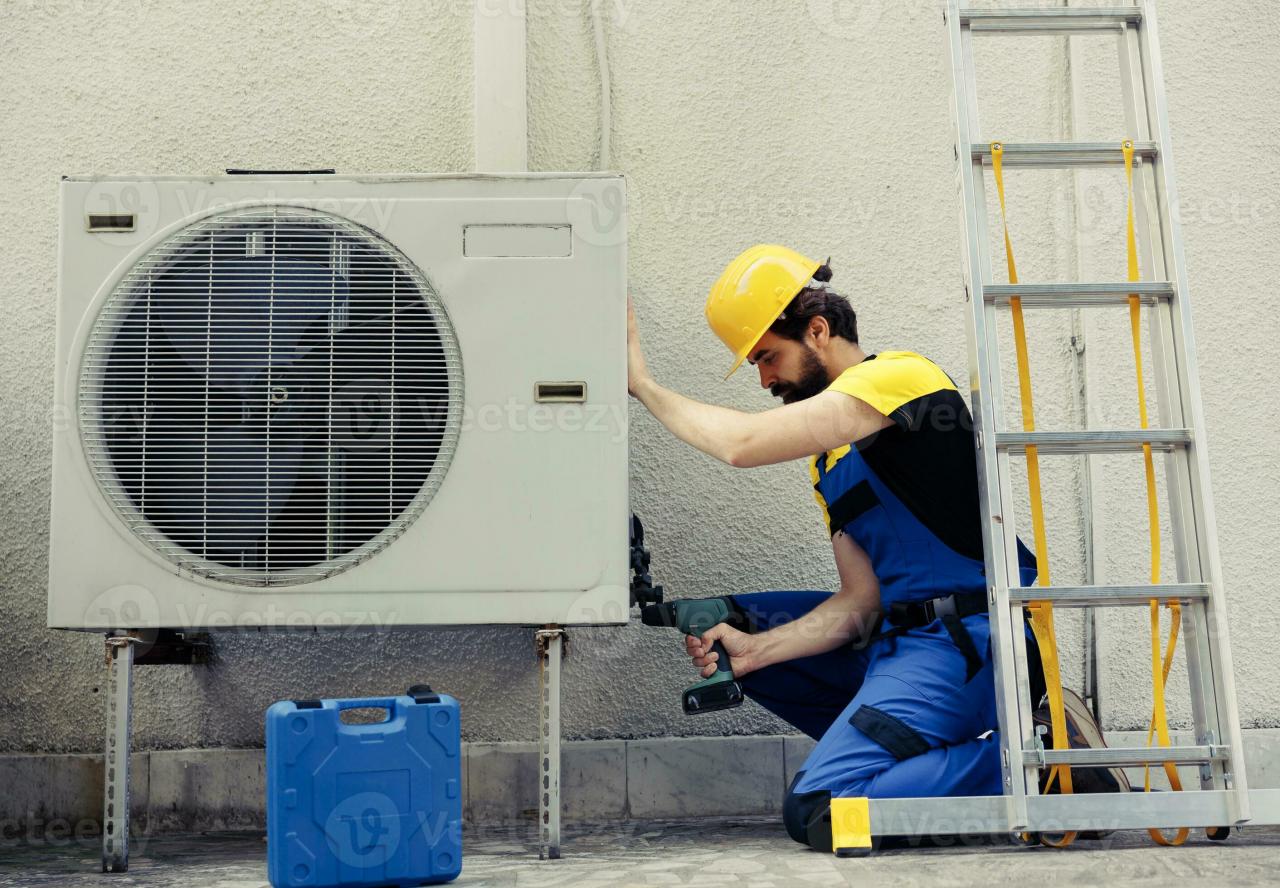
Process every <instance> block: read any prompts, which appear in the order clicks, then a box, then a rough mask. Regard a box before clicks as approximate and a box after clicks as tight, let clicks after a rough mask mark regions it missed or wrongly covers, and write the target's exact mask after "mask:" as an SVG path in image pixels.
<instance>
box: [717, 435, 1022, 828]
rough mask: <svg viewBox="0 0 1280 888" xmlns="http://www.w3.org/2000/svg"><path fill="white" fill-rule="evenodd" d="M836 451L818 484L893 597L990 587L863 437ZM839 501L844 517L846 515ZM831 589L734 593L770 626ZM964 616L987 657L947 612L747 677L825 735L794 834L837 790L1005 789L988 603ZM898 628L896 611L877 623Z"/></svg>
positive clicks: (790, 813)
mask: <svg viewBox="0 0 1280 888" xmlns="http://www.w3.org/2000/svg"><path fill="white" fill-rule="evenodd" d="M827 461H828V460H827V457H826V455H825V454H824V455H823V456H820V457H819V458H818V460H817V471H818V479H819V480H818V484H817V489H818V491H819V493H821V494H822V498H823V499H824V500H825V502H826V503H828V504H831V505H830V507H829V508H830V511H831V515H832V530H833V531H835V530H843V531H844V532H845V533H848V534H849V535H850V536H851V537H852V538H853V539H854V541H855V542H857V544H858V545H859V546H861V547H862V549H863V550H864V551H865V552H866V553H867V555H868V557H869V558H870V560H871V565H872V568H873V570H874V572H875V574H876V577H877V578H878V579H879V582H880V595H881V609H882V611H885V612H887V611H888V610H889V607H890V605H892V604H893V603H894V602H911V601H923V600H926V599H930V598H939V597H942V596H946V595H950V594H953V593H962V594H964V593H980V594H985V589H986V580H985V570H984V566H983V564H982V562H980V561H975V560H974V559H972V558H968V557H965V556H963V555H960V554H959V553H957V552H956V551H954V550H953V549H951V548H950V547H948V546H947V545H945V544H944V543H943V542H942V541H941V540H940V539H938V537H937V536H936V535H934V534H933V533H932V532H931V531H930V530H929V529H928V528H926V527H925V525H924V524H922V523H921V522H920V521H919V519H917V518H916V516H915V515H914V514H913V513H912V512H911V511H910V510H909V509H908V508H907V507H906V506H905V505H904V504H903V503H902V502H901V500H899V499H898V497H897V496H895V495H894V494H893V492H892V491H891V490H890V489H889V488H888V487H887V486H886V485H885V484H884V483H883V482H882V481H881V480H880V479H879V477H877V475H876V473H875V472H874V470H872V469H871V467H870V466H868V465H867V463H866V461H865V460H864V459H863V458H862V456H861V455H860V454H859V453H858V450H857V448H856V447H851V448H849V450H848V451H847V452H846V453H845V454H844V455H843V456H841V457H840V459H839V461H838V462H836V463H835V465H834V466H832V467H830V468H827V466H826V463H827ZM851 492H852V493H851ZM848 494H851V495H849V496H848V497H847V498H846V499H845V500H844V501H843V502H841V498H842V497H845V496H846V495H848ZM837 503H840V508H839V509H837V508H836V504H837ZM837 513H838V516H839V520H842V521H844V522H845V523H843V524H842V525H837V524H836V520H837ZM975 518H976V516H975ZM1018 548H1019V559H1020V563H1021V565H1022V571H1021V573H1022V577H1021V581H1022V583H1023V584H1024V585H1029V584H1030V583H1031V582H1032V581H1033V580H1034V578H1035V567H1034V557H1033V556H1032V555H1031V554H1030V552H1028V551H1027V550H1026V548H1025V547H1023V546H1022V545H1021V544H1020V543H1019V547H1018ZM830 594H831V593H827V592H756V593H749V594H740V595H733V596H730V597H731V598H732V599H733V601H734V602H735V603H736V604H737V605H738V606H739V607H740V608H741V609H742V610H743V611H744V612H745V613H746V614H747V615H748V617H749V618H750V620H751V622H752V625H753V626H755V627H756V628H757V630H763V629H767V628H771V627H773V626H776V625H778V624H779V623H782V622H787V621H790V620H794V619H797V618H799V617H801V616H803V615H804V614H805V613H807V612H808V611H809V610H811V609H812V608H814V607H815V606H817V605H818V604H819V603H820V602H822V601H823V600H824V599H826V598H827V597H828V596H829V595H830ZM962 623H963V626H964V628H965V629H966V630H968V634H969V636H970V637H971V638H972V640H973V643H974V646H975V647H976V649H977V651H978V652H979V654H980V657H981V666H980V668H978V669H977V671H976V672H975V671H974V669H973V668H972V666H973V664H971V663H970V662H969V661H967V660H966V658H965V655H964V654H963V653H962V651H961V649H960V648H959V647H957V645H956V644H955V642H954V641H953V640H952V636H951V634H950V633H949V632H948V631H947V628H946V627H945V626H944V625H943V622H942V621H941V620H934V622H932V623H930V624H928V625H926V626H923V627H921V628H909V629H906V630H905V631H902V630H901V629H900V630H899V631H901V633H902V634H898V635H896V636H894V637H890V638H882V639H879V640H876V641H873V642H872V643H871V644H870V645H868V646H866V647H863V648H861V649H855V648H854V647H852V646H849V645H846V646H843V647H840V648H836V649H834V650H831V651H828V652H827V653H824V654H819V655H816V656H810V657H802V658H798V659H795V660H791V661H788V662H784V663H778V664H775V665H772V666H768V667H766V668H764V669H761V670H759V671H757V672H753V673H750V674H748V675H746V676H745V677H744V678H743V679H742V687H743V690H744V692H745V693H746V694H747V695H748V696H749V697H751V698H752V699H753V700H755V701H756V702H758V703H760V705H762V706H764V707H765V708H766V709H768V710H769V711H770V712H773V713H774V714H776V715H778V716H779V717H781V718H783V719H785V720H786V721H788V722H790V723H791V724H792V725H794V726H795V727H796V728H798V729H799V730H801V731H803V732H804V733H806V734H808V735H809V736H811V737H813V738H814V739H816V740H818V744H817V746H816V747H815V748H814V749H813V751H812V753H810V755H809V757H808V758H807V759H806V760H805V762H804V765H803V767H802V768H801V769H800V771H799V772H798V773H797V774H796V777H795V780H794V781H793V783H792V785H791V786H790V787H789V788H788V794H787V799H786V803H785V805H784V815H785V816H784V820H785V821H786V822H787V829H788V831H789V832H790V833H791V835H792V837H793V838H796V839H797V841H801V842H803V841H806V838H805V835H804V828H803V823H802V821H804V820H805V819H807V818H808V817H810V816H811V815H812V812H813V810H814V809H815V808H816V809H822V808H825V806H826V805H828V804H829V799H830V797H849V796H866V797H869V798H887V797H921V796H947V795H997V794H999V793H1000V792H1001V791H1002V787H1001V783H1002V778H1001V769H1000V744H999V739H998V737H997V736H996V734H995V733H994V729H995V728H996V725H997V720H996V703H995V687H994V678H993V671H992V670H993V665H992V661H991V649H990V643H989V641H990V638H989V624H988V617H987V615H986V614H985V613H982V614H977V615H974V616H969V617H965V618H964V619H963V621H962ZM891 628H892V623H891V622H889V621H887V620H886V622H885V623H884V624H883V625H882V626H881V630H880V631H881V632H884V631H885V630H888V629H891Z"/></svg>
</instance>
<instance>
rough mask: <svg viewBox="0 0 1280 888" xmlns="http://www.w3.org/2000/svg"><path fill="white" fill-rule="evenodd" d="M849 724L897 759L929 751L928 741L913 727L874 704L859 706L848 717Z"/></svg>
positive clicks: (900, 759)
mask: <svg viewBox="0 0 1280 888" xmlns="http://www.w3.org/2000/svg"><path fill="white" fill-rule="evenodd" d="M849 724H851V725H853V726H854V727H855V728H857V729H858V730H859V731H861V732H862V733H864V734H866V735H867V736H868V737H870V738H871V739H872V740H874V741H875V742H876V743H877V744H878V745H879V746H881V747H882V748H883V749H884V750H885V751H886V752H888V753H889V754H890V755H892V756H893V757H894V758H896V759H897V760H898V761H903V760H904V759H909V758H913V757H915V756H917V755H923V754H924V753H926V752H928V751H929V743H928V741H927V740H925V739H924V738H923V737H921V736H920V733H919V732H918V731H916V729H915V728H913V727H911V726H910V725H908V724H907V723H906V722H904V721H903V720H902V719H900V718H896V717H895V716H892V715H890V714H889V713H887V712H884V711H882V710H879V709H876V708H875V707H874V706H859V707H858V711H857V712H855V713H854V714H853V716H852V717H851V718H850V719H849Z"/></svg>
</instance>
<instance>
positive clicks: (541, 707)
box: [536, 626, 568, 860]
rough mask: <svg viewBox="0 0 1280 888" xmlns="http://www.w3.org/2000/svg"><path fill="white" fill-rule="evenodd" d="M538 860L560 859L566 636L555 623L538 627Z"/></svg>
mask: <svg viewBox="0 0 1280 888" xmlns="http://www.w3.org/2000/svg"><path fill="white" fill-rule="evenodd" d="M536 646H537V650H538V663H539V667H538V668H539V680H538V697H539V699H538V752H539V755H538V836H539V838H538V859H539V860H559V859H560V662H561V659H562V658H563V656H564V655H565V654H567V653H568V639H567V638H566V637H565V634H564V630H563V629H561V628H559V627H558V626H548V627H547V628H545V629H539V630H538V634H537V636H536Z"/></svg>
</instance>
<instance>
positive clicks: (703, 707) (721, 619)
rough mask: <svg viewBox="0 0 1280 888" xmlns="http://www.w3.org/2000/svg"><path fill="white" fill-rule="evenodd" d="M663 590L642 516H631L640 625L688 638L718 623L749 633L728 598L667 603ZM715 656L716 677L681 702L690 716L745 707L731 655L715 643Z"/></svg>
mask: <svg viewBox="0 0 1280 888" xmlns="http://www.w3.org/2000/svg"><path fill="white" fill-rule="evenodd" d="M662 594H663V592H662V587H661V586H655V585H653V578H652V577H651V576H650V575H649V550H648V549H647V548H645V545H644V525H643V524H642V523H641V522H640V517H639V516H638V515H635V514H632V516H631V604H632V605H637V606H639V608H640V621H641V622H642V623H644V624H645V625H646V626H667V627H670V628H673V629H679V630H680V631H681V632H684V633H686V634H688V635H697V636H698V637H701V636H702V633H704V632H706V631H707V630H708V629H710V628H711V627H712V626H714V625H716V624H717V623H729V624H730V625H731V626H733V627H734V628H736V629H741V630H742V631H744V632H749V631H751V630H750V626H749V625H748V623H747V620H746V617H745V615H743V614H742V612H741V611H740V610H738V609H737V608H735V607H734V606H733V605H732V603H731V602H730V601H729V599H728V598H686V599H683V600H680V601H670V602H667V603H665V604H664V603H663V601H662ZM711 653H715V654H719V657H717V659H716V674H715V675H713V676H711V677H710V678H708V679H704V680H703V681H700V682H698V683H697V684H694V685H691V686H690V687H688V688H685V691H684V694H683V696H682V697H681V701H682V703H683V706H684V711H685V714H686V715H694V714H695V713H699V712H715V711H716V710H717V709H732V708H733V707H735V706H741V705H742V685H740V684H738V682H737V681H735V680H734V678H733V668H732V666H731V665H730V663H729V652H728V651H726V650H725V649H724V645H723V644H721V643H720V642H718V641H717V642H715V643H714V644H713V645H712V646H711Z"/></svg>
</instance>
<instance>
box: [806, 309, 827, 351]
mask: <svg viewBox="0 0 1280 888" xmlns="http://www.w3.org/2000/svg"><path fill="white" fill-rule="evenodd" d="M809 336H810V338H811V339H813V344H814V345H815V346H819V347H820V346H824V345H826V344H827V343H828V342H829V341H831V325H830V324H828V323H827V319H826V318H824V317H823V316H822V315H815V316H814V317H811V318H810V319H809Z"/></svg>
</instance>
